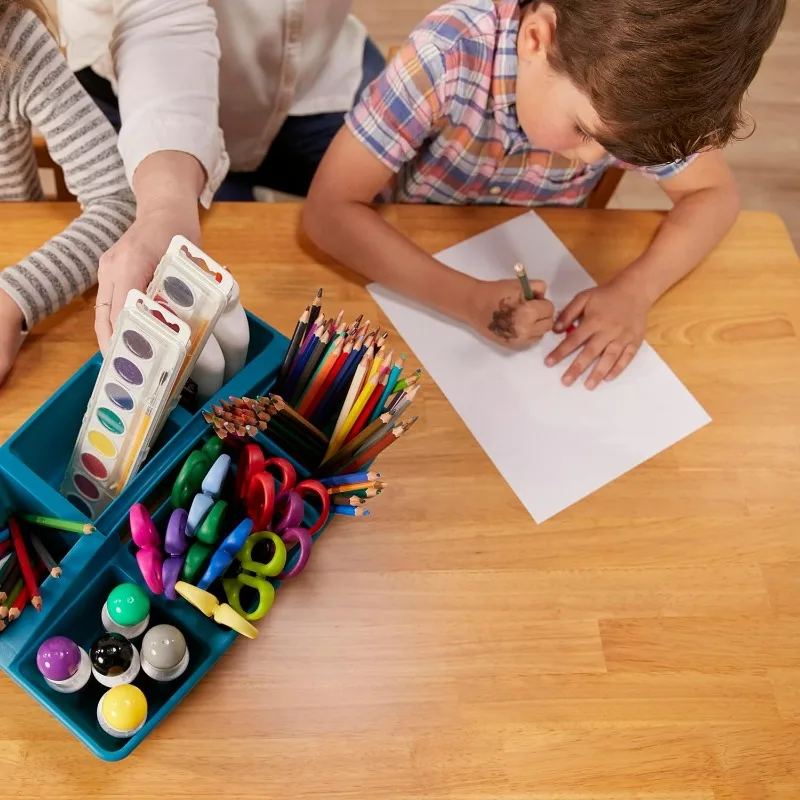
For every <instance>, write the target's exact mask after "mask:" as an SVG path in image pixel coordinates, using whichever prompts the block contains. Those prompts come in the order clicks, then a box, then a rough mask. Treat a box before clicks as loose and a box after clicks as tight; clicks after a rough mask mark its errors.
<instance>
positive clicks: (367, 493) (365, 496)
mask: <svg viewBox="0 0 800 800" xmlns="http://www.w3.org/2000/svg"><path fill="white" fill-rule="evenodd" d="M382 491H383V489H356V490H354V491H351V492H336V494H332V495H331V502H333V500H334V499H335V498H337V497H357V498H359V499H361V500H370V499H371V498H373V497H377V496H378V495H379V494H380V493H381V492H382Z"/></svg>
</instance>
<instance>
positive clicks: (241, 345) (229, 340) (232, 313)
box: [214, 280, 250, 383]
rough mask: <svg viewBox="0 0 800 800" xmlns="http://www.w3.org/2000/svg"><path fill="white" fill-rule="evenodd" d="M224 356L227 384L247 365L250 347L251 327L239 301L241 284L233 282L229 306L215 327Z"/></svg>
mask: <svg viewBox="0 0 800 800" xmlns="http://www.w3.org/2000/svg"><path fill="white" fill-rule="evenodd" d="M214 336H216V337H217V341H218V342H219V346H220V348H222V354H223V355H224V357H225V377H224V380H225V383H227V382H228V381H229V380H230V379H231V378H232V377H233V376H234V375H236V373H237V372H239V371H240V370H241V369H242V367H244V365H245V361H246V360H247V348H248V347H250V326H249V325H248V324H247V315H246V314H245V313H244V309H243V308H242V302H241V300H240V299H239V284H238V283H236V281H235V280H234V281H233V288H232V289H231V294H230V299H229V300H228V305H227V306H226V307H225V310H224V311H223V312H222V315H221V316H220V318H219V319H218V320H217V324H216V325H215V326H214Z"/></svg>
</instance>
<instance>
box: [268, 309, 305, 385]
mask: <svg viewBox="0 0 800 800" xmlns="http://www.w3.org/2000/svg"><path fill="white" fill-rule="evenodd" d="M310 315H311V307H310V306H306V310H305V311H304V312H303V313H302V314H301V315H300V317H299V318H298V320H297V325H295V328H294V333H293V334H292V339H291V341H290V342H289V349H288V350H287V351H286V355H285V356H284V357H283V362H282V363H281V368H280V370H278V378H277V381H276V382H275V386H276V387H277V388H278V389H280V387H281V386H282V385H283V382H284V381H285V380H286V377H287V376H288V374H289V370H290V369H291V366H292V363H293V362H294V359H295V356H296V355H297V351H298V349H299V347H300V343H301V342H302V341H303V336H305V333H306V330H307V329H308V320H309V317H310Z"/></svg>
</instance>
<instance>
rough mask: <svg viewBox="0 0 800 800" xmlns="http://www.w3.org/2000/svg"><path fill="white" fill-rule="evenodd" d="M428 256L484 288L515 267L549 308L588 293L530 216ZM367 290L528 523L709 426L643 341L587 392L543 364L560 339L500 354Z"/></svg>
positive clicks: (390, 296) (427, 313)
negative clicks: (542, 291) (523, 270)
mask: <svg viewBox="0 0 800 800" xmlns="http://www.w3.org/2000/svg"><path fill="white" fill-rule="evenodd" d="M437 258H438V259H439V260H440V261H442V262H443V263H445V264H447V265H448V266H450V267H453V268H454V269H457V270H459V271H461V272H464V273H467V274H468V275H473V276H474V277H476V278H481V279H484V280H500V279H504V278H509V277H513V275H514V272H513V269H512V268H513V265H514V264H515V263H517V262H522V263H523V264H525V265H526V266H527V269H528V273H529V274H530V276H531V277H532V278H533V277H535V278H541V279H543V280H545V281H546V282H547V284H548V297H549V298H550V299H551V300H552V301H553V303H554V304H555V306H556V309H560V308H563V307H564V306H565V305H566V304H567V303H568V302H569V301H570V300H571V299H572V298H573V297H574V296H575V294H576V293H577V292H579V291H581V290H583V289H586V288H588V287H590V286H593V285H594V281H593V280H592V279H591V278H590V277H589V275H588V274H587V273H586V271H585V270H584V269H583V268H582V267H581V266H580V264H578V262H577V261H576V260H575V259H574V258H573V257H572V255H571V254H570V253H569V251H568V250H567V249H566V248H565V247H564V245H563V244H562V243H561V242H560V241H559V239H558V238H557V237H556V236H555V234H554V233H553V232H552V231H551V230H550V228H548V227H547V225H546V224H545V223H544V222H543V221H542V220H541V218H540V217H538V216H537V215H536V214H535V213H533V212H531V213H529V214H524V215H522V216H520V217H517V218H516V219H514V220H511V221H510V222H508V223H505V224H504V225H500V226H499V227H497V228H494V229H492V230H490V231H486V232H485V233H482V234H480V235H479V236H476V237H474V238H472V239H469V240H467V241H465V242H462V243H461V244H459V245H457V246H455V247H451V248H450V249H448V250H445V251H443V252H441V253H439V254H438V255H437ZM369 291H370V293H371V294H372V296H373V297H374V298H375V300H376V301H377V302H378V304H379V305H380V306H381V308H383V310H384V311H385V312H386V314H387V315H388V317H389V319H391V321H392V323H393V324H394V326H395V327H396V328H397V330H398V332H399V333H400V335H401V336H402V337H403V338H404V339H405V340H406V342H408V344H409V346H410V347H411V348H412V349H413V351H414V352H415V353H416V355H417V356H418V358H419V359H420V361H421V362H422V364H423V366H424V368H425V370H427V372H429V373H430V375H431V376H432V377H433V379H434V380H435V381H436V383H437V384H438V385H439V387H440V388H441V390H442V391H443V392H444V394H445V395H446V397H447V399H448V400H449V401H450V402H451V403H452V405H453V407H454V408H455V410H456V411H457V412H458V414H459V415H460V416H461V418H462V419H463V420H464V422H465V423H466V425H467V427H468V428H469V429H470V431H472V433H473V435H474V436H475V438H476V439H477V440H478V442H479V443H480V445H481V446H482V447H483V449H484V450H485V451H486V453H487V454H488V456H489V457H490V458H491V459H492V461H493V462H494V464H495V466H496V467H497V469H498V470H499V471H500V473H501V474H502V475H503V477H504V478H505V479H506V481H508V483H509V485H510V486H511V488H512V489H513V490H514V491H515V492H516V494H517V496H518V497H519V499H520V500H521V501H522V503H523V505H524V506H525V507H526V508H527V509H528V511H529V512H530V514H531V515H532V516H533V518H534V519H535V520H536V521H537V522H543V521H544V520H546V519H548V518H549V517H552V516H553V515H554V514H557V513H558V512H559V511H562V510H563V509H565V508H567V507H568V506H570V505H572V504H573V503H575V502H577V501H578V500H580V499H581V498H583V497H586V496H587V495H588V494H591V493H592V492H594V491H596V490H597V489H599V488H600V487H601V486H604V485H605V484H607V483H609V482H610V481H613V480H614V479H615V478H617V477H619V476H620V475H622V474H624V473H625V472H627V471H628V470H630V469H633V468H634V467H635V466H637V465H638V464H641V463H642V462H643V461H646V460H647V459H649V458H651V457H652V456H654V455H656V453H659V452H661V451H662V450H664V449H666V448H667V447H670V446H671V445H673V444H675V442H678V441H680V440H681V439H683V438H684V437H686V436H688V435H689V434H690V433H693V432H694V431H696V430H698V429H699V428H701V427H703V426H704V425H706V424H707V423H708V422H710V421H711V418H710V417H709V416H708V414H707V413H706V412H705V411H704V409H703V408H702V406H700V404H699V403H698V402H697V401H696V400H695V399H694V398H693V397H692V395H691V394H690V393H689V391H688V390H687V389H686V387H685V386H684V385H683V384H682V383H681V382H680V381H679V380H678V378H677V377H676V376H675V374H674V373H673V372H672V371H671V370H670V368H669V367H668V366H667V365H666V364H665V363H664V362H663V360H662V359H661V358H660V356H658V355H657V354H656V352H655V351H654V350H653V349H652V348H651V347H650V346H649V345H648V344H646V343H645V344H644V345H643V346H642V348H641V350H640V351H639V354H638V355H637V356H636V358H635V359H634V361H633V363H632V364H631V365H630V366H629V367H628V369H627V370H626V371H625V372H624V373H623V374H622V375H621V376H620V377H619V378H617V379H616V380H615V381H611V382H608V383H602V384H601V385H600V386H599V387H598V388H597V389H595V390H594V391H593V392H590V391H587V390H586V389H585V388H584V386H583V381H582V380H581V381H580V382H579V383H576V384H575V385H574V386H572V387H569V388H567V387H565V386H563V385H562V384H561V376H562V375H563V373H564V371H565V370H566V368H567V366H568V365H569V364H570V363H571V359H569V360H567V361H566V362H565V363H563V364H559V365H557V366H556V367H552V368H549V367H545V366H544V363H543V362H544V357H545V355H546V354H547V353H549V352H550V351H551V350H552V349H553V347H554V346H555V344H556V343H557V342H558V341H559V340H560V338H562V337H561V336H560V335H556V334H549V335H547V336H546V337H545V338H544V339H543V340H542V341H541V342H540V343H539V344H538V345H537V346H536V347H534V348H533V349H531V350H528V351H525V352H521V353H518V352H509V351H505V350H503V349H502V348H500V347H495V346H494V345H492V344H490V343H489V342H487V341H485V340H484V339H482V338H481V337H479V336H478V335H477V334H475V333H473V332H472V331H471V330H470V329H468V328H466V327H462V326H459V325H458V324H456V323H454V322H452V321H451V320H449V319H447V318H445V317H443V316H441V315H438V314H437V313H436V312H433V311H431V310H430V309H427V308H425V307H423V306H422V305H420V304H416V303H413V302H411V301H408V300H406V299H404V298H403V297H401V296H399V295H397V294H395V293H394V292H391V291H389V290H387V289H385V288H383V287H382V286H379V285H378V284H371V285H370V286H369ZM423 391H424V390H423ZM487 407H488V408H490V409H492V410H491V412H490V413H486V412H485V410H484V409H486V408H487Z"/></svg>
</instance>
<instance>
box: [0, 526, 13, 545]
mask: <svg viewBox="0 0 800 800" xmlns="http://www.w3.org/2000/svg"><path fill="white" fill-rule="evenodd" d="M10 538H11V531H10V530H9V529H8V528H3V530H2V531H0V544H3V543H4V542H7V541H8V540H9V539H10Z"/></svg>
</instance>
